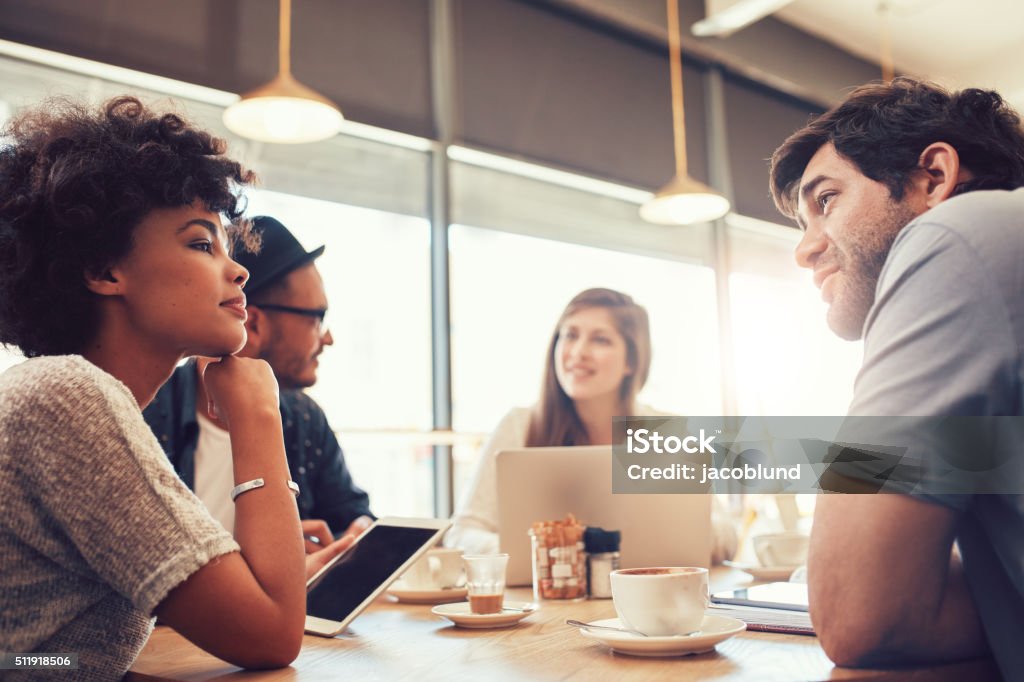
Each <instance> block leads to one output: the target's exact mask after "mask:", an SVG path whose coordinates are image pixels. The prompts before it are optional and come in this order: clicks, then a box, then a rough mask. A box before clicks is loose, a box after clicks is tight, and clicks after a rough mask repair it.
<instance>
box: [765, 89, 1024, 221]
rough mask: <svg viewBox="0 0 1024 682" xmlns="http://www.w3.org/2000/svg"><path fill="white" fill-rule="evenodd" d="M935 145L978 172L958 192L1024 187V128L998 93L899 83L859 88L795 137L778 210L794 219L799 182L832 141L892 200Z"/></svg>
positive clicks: (775, 181) (781, 176) (779, 167)
mask: <svg viewBox="0 0 1024 682" xmlns="http://www.w3.org/2000/svg"><path fill="white" fill-rule="evenodd" d="M935 142H946V143H948V144H950V145H951V146H952V147H953V148H954V149H956V151H957V154H959V155H960V164H961V166H963V167H965V168H967V169H969V170H970V171H971V172H972V173H973V174H974V178H973V179H972V180H970V181H968V182H964V183H961V184H960V185H958V186H957V188H956V193H957V194H962V193H964V192H970V191H973V190H978V189H1014V188H1017V187H1020V186H1022V185H1024V130H1022V129H1021V120H1020V116H1018V115H1017V113H1016V112H1015V111H1014V110H1013V109H1011V108H1010V107H1009V106H1008V105H1007V104H1006V103H1005V102H1004V101H1003V99H1002V97H1000V96H999V94H998V93H996V92H993V91H991V90H979V89H977V88H969V89H966V90H961V91H959V92H950V91H948V90H945V89H943V88H941V87H939V86H938V85H935V84H934V83H927V82H922V81H917V80H914V79H911V78H897V79H895V80H893V81H892V82H891V83H871V84H868V85H862V86H860V87H859V88H857V89H855V90H854V91H853V92H851V93H850V95H849V96H848V97H847V98H846V100H844V101H843V102H842V103H841V104H839V105H837V106H835V107H834V108H832V109H831V110H829V111H827V112H826V113H824V114H822V115H821V116H819V117H818V118H816V119H814V120H813V121H811V122H810V123H809V124H808V125H807V126H806V127H804V128H802V129H801V130H798V131H797V132H795V133H793V134H792V135H790V136H789V138H788V139H787V140H786V141H785V142H784V143H783V144H782V146H781V147H779V148H778V149H776V150H775V153H774V154H772V159H771V179H770V188H771V192H772V198H773V199H774V200H775V205H776V206H777V207H778V209H779V211H781V212H782V213H783V214H785V215H787V216H789V217H791V218H792V217H794V216H795V215H796V206H797V191H798V189H799V184H800V178H801V176H802V175H803V173H804V170H805V169H806V168H807V164H808V162H809V161H810V160H811V157H813V156H814V154H815V153H816V152H817V151H818V149H820V148H821V147H822V145H826V144H829V143H831V144H832V145H834V146H835V149H836V151H837V152H838V153H839V154H840V155H841V156H843V157H845V158H847V159H849V160H850V161H851V162H853V164H854V165H856V166H857V168H859V169H860V172H861V173H863V174H864V175H865V176H866V177H868V178H871V179H872V180H875V181H876V182H881V183H884V184H885V185H886V187H888V189H889V192H890V194H891V195H892V198H893V199H895V200H899V199H902V198H903V192H904V190H905V189H906V187H907V184H908V182H909V180H910V174H911V173H912V172H913V171H914V170H915V169H916V168H918V163H919V159H920V156H921V152H923V151H924V149H925V147H927V146H928V145H930V144H932V143H935Z"/></svg>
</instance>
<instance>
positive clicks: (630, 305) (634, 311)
mask: <svg viewBox="0 0 1024 682" xmlns="http://www.w3.org/2000/svg"><path fill="white" fill-rule="evenodd" d="M587 308H604V309H605V310H607V311H608V313H609V314H610V315H611V316H612V319H613V320H614V321H615V328H616V329H617V330H618V332H619V334H621V335H622V338H623V340H624V341H625V342H626V364H627V366H628V367H629V368H630V369H632V370H633V372H632V373H631V374H630V375H629V376H627V377H625V378H624V379H623V380H622V384H620V385H619V402H620V409H621V410H622V412H623V414H622V416H630V415H631V414H632V411H633V410H634V409H635V408H636V395H637V393H639V392H640V389H642V388H643V387H644V384H645V383H647V375H648V374H650V371H651V325H650V322H649V320H648V318H647V309H646V308H644V307H643V306H642V305H640V304H639V303H637V302H636V301H634V300H633V299H632V297H630V296H628V295H626V294H624V293H622V292H619V291H615V290H614V289H601V288H596V289H587V290H585V291H581V292H580V293H578V294H576V295H575V296H574V297H573V299H572V300H571V301H569V304H568V305H567V306H565V310H563V311H562V315H561V316H560V317H559V318H558V322H557V323H556V324H555V331H554V332H553V333H552V335H551V341H550V342H549V343H548V351H547V360H546V361H545V363H544V380H543V384H542V386H541V396H540V401H539V402H538V403H537V405H536V406H535V408H534V410H533V413H532V414H531V415H530V427H529V429H528V431H527V435H526V445H527V447H531V448H534V447H547V446H559V445H589V444H590V443H589V440H588V437H587V429H586V427H584V426H583V422H582V421H581V420H580V417H579V414H578V413H577V412H576V406H575V403H573V400H572V398H570V397H569V395H568V394H567V393H566V392H565V389H563V388H562V385H561V384H560V383H559V382H558V375H557V374H556V373H555V364H556V363H557V362H558V359H557V358H556V357H555V349H556V347H557V346H558V337H559V336H560V335H561V332H562V325H563V324H565V321H566V320H567V319H568V318H570V317H571V316H573V315H575V314H576V313H578V312H579V311H581V310H586V309H587Z"/></svg>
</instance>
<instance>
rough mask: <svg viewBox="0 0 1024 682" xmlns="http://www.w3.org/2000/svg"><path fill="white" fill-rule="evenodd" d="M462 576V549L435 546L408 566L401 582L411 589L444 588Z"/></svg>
mask: <svg viewBox="0 0 1024 682" xmlns="http://www.w3.org/2000/svg"><path fill="white" fill-rule="evenodd" d="M461 577H462V550H461V549H454V548H447V547H436V548H434V549H431V550H430V551H428V552H427V553H426V554H424V555H423V556H422V557H420V559H419V561H417V562H416V563H414V564H413V565H412V566H410V567H409V570H407V571H406V572H405V574H404V575H403V576H402V582H404V583H405V585H406V587H408V588H409V589H413V590H444V589H448V588H450V587H455V586H456V585H457V584H458V583H459V578H461Z"/></svg>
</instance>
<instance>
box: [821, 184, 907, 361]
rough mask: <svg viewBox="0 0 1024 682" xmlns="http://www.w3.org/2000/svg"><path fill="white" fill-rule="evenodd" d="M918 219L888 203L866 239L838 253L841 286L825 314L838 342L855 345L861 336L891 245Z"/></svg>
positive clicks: (897, 203) (905, 209)
mask: <svg viewBox="0 0 1024 682" xmlns="http://www.w3.org/2000/svg"><path fill="white" fill-rule="evenodd" d="M918 215H919V214H918V213H916V212H914V211H913V209H911V208H909V207H908V206H906V205H904V204H903V203H899V202H895V201H891V202H890V204H889V207H888V211H887V212H886V214H885V215H884V217H883V218H882V219H881V220H880V221H877V222H876V224H875V227H874V228H872V229H870V230H869V231H868V232H867V235H868V236H869V239H861V240H860V241H859V242H857V243H854V244H851V245H848V246H846V247H845V249H844V250H843V251H842V252H840V254H839V257H840V268H841V272H842V273H843V277H844V279H845V280H846V281H845V282H844V284H845V286H844V287H843V290H842V292H839V295H840V297H839V298H837V299H836V300H834V301H833V302H832V305H830V306H829V310H828V324H829V327H830V328H831V329H832V331H833V332H834V333H835V334H836V335H837V336H839V337H840V338H842V339H846V340H847V341H857V340H859V339H860V338H861V337H862V336H863V333H864V321H865V320H866V319H867V316H868V313H869V312H870V311H871V307H872V306H873V305H874V304H875V290H876V288H877V286H878V278H879V276H880V275H881V273H882V268H883V267H884V266H885V261H886V259H887V258H888V257H889V251H890V250H891V249H892V245H893V242H895V241H896V237H897V236H898V235H899V233H900V231H901V230H902V229H903V228H904V227H906V226H907V225H908V224H909V223H910V222H911V221H912V220H914V218H916V217H917V216H918Z"/></svg>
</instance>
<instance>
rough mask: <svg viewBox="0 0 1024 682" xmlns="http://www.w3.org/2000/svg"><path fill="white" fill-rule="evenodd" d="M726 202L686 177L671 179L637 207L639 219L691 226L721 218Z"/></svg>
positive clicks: (704, 186) (727, 202)
mask: <svg viewBox="0 0 1024 682" xmlns="http://www.w3.org/2000/svg"><path fill="white" fill-rule="evenodd" d="M728 212H729V200H728V199H726V198H725V197H723V196H722V195H721V194H718V193H717V192H715V191H714V190H713V189H711V188H710V187H708V186H707V185H705V184H704V183H702V182H698V181H696V180H694V179H693V178H691V177H690V176H688V175H683V176H679V175H677V176H675V177H674V178H672V180H671V181H670V182H669V183H668V184H667V185H665V186H664V187H662V188H661V189H660V190H658V193H657V194H655V195H654V198H652V199H651V200H649V201H648V202H647V203H645V204H644V205H643V206H641V207H640V217H641V218H643V219H644V220H646V221H647V222H650V223H658V224H660V225H693V224H695V223H706V222H710V221H712V220H717V219H718V218H721V217H722V216H724V215H725V214H726V213H728Z"/></svg>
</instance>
